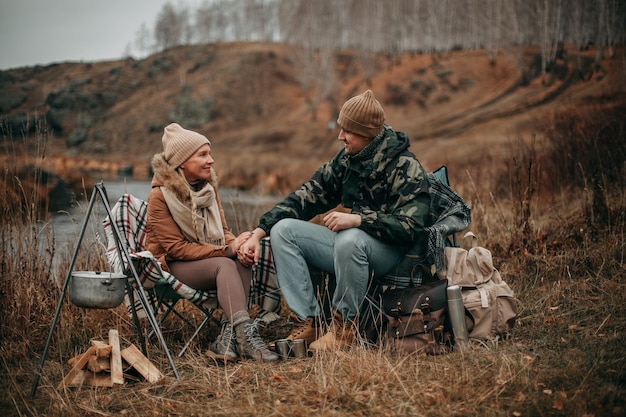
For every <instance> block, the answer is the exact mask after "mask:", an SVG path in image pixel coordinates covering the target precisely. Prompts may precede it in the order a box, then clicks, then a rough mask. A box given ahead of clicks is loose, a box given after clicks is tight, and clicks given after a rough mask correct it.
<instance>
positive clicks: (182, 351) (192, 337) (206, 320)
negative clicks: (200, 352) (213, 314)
mask: <svg viewBox="0 0 626 417" xmlns="http://www.w3.org/2000/svg"><path fill="white" fill-rule="evenodd" d="M209 319H210V317H209V316H206V317H205V318H204V320H202V323H200V325H199V326H198V327H197V328H196V330H195V331H194V332H193V334H192V335H191V337H190V338H189V340H187V343H185V346H183V349H182V350H181V351H180V353H179V354H178V357H179V358H182V357H183V355H184V354H185V352H186V351H187V348H189V346H190V345H191V342H193V339H195V338H196V336H198V334H199V333H200V330H202V329H203V328H204V326H205V325H206V324H207V323H208V322H209Z"/></svg>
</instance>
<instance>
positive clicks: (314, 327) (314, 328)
mask: <svg viewBox="0 0 626 417" xmlns="http://www.w3.org/2000/svg"><path fill="white" fill-rule="evenodd" d="M321 335H322V329H321V328H320V323H319V320H318V319H316V318H315V317H307V318H306V320H305V321H304V322H299V323H297V324H296V325H295V327H294V329H293V330H292V331H291V333H290V334H289V336H287V339H288V340H298V339H304V342H305V343H306V345H307V346H309V345H310V344H311V343H313V342H314V341H316V340H317V338H318V337H320V336H321Z"/></svg>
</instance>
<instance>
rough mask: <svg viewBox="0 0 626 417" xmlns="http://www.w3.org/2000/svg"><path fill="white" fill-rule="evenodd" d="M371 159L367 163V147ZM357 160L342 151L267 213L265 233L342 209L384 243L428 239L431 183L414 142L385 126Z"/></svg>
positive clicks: (262, 221) (262, 225) (408, 243)
mask: <svg viewBox="0 0 626 417" xmlns="http://www.w3.org/2000/svg"><path fill="white" fill-rule="evenodd" d="M370 146H373V147H374V148H372V149H370V151H375V152H370V153H371V154H372V156H371V157H366V158H364V157H363V154H364V153H367V152H366V151H367V149H368V147H370ZM368 147H366V148H365V149H363V150H362V151H361V152H360V153H359V154H357V155H347V154H346V153H345V150H344V149H342V150H341V151H339V152H338V153H337V154H336V155H335V156H334V157H333V159H331V160H330V161H328V162H327V163H325V164H324V165H322V166H321V167H320V168H319V169H318V170H317V171H316V172H315V173H314V174H313V176H312V177H311V178H310V179H309V180H308V181H307V182H305V183H304V184H303V185H302V186H301V187H300V188H299V189H298V190H296V191H294V192H292V193H291V194H289V195H288V196H287V197H285V199H284V200H283V201H282V202H280V203H278V204H276V206H274V208H272V209H271V210H269V211H268V212H267V213H265V214H264V215H263V216H262V217H261V219H260V222H259V227H260V228H261V229H263V230H264V231H265V232H266V233H268V234H269V233H270V230H271V228H272V226H273V225H274V224H276V223H277V222H278V221H279V220H281V219H284V218H296V219H301V220H311V219H312V218H313V217H315V216H316V215H318V214H321V213H325V212H327V211H328V210H331V209H333V208H336V207H337V206H338V205H339V204H341V205H342V206H343V207H344V208H346V209H349V210H350V211H351V212H352V213H355V214H359V215H360V216H361V226H359V228H360V229H362V230H364V231H365V232H367V233H369V234H370V235H372V236H374V237H376V238H377V239H380V240H382V241H385V242H392V243H395V244H397V245H399V246H405V247H408V246H411V245H412V244H414V243H416V241H417V240H418V238H419V240H422V239H425V237H424V233H422V232H423V231H424V228H425V227H428V226H429V225H430V224H428V222H429V215H428V214H429V201H430V198H429V193H428V189H429V187H428V185H429V184H428V179H427V176H426V173H425V171H424V168H422V165H421V164H420V162H419V161H418V160H417V158H416V157H415V155H414V154H413V153H412V152H411V151H410V150H409V138H408V136H407V135H406V134H405V133H403V132H396V131H394V130H393V129H392V128H391V127H389V126H385V128H384V130H383V131H382V132H381V134H380V135H378V136H377V137H376V138H374V139H373V141H372V143H371V144H370V145H368Z"/></svg>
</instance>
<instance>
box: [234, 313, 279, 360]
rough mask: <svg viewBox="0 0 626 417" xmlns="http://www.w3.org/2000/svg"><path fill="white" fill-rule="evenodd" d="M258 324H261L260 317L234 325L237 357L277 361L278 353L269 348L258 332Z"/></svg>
mask: <svg viewBox="0 0 626 417" xmlns="http://www.w3.org/2000/svg"><path fill="white" fill-rule="evenodd" d="M259 324H260V325H263V321H262V320H261V319H256V320H252V319H249V320H246V321H244V322H243V323H241V324H238V325H237V327H235V333H236V334H237V345H238V353H239V357H240V358H246V359H254V360H261V361H267V362H271V361H277V360H278V355H277V354H276V353H275V352H272V351H271V350H269V348H268V347H267V345H266V344H265V342H264V341H263V339H262V338H261V335H260V334H259V329H258V326H259Z"/></svg>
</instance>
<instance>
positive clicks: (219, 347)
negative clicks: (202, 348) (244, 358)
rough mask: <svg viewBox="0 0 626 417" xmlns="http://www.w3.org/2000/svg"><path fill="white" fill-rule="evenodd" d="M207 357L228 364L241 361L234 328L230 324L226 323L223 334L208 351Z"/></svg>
mask: <svg viewBox="0 0 626 417" xmlns="http://www.w3.org/2000/svg"><path fill="white" fill-rule="evenodd" d="M206 354H207V356H209V357H211V358H213V359H216V360H218V361H221V362H224V363H228V362H236V361H237V359H239V355H238V354H237V338H236V337H235V335H234V334H233V326H232V325H231V324H230V322H226V323H224V325H223V327H222V333H221V334H220V335H219V336H217V339H216V340H215V342H213V344H211V347H210V348H209V350H208V351H207V353H206Z"/></svg>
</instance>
